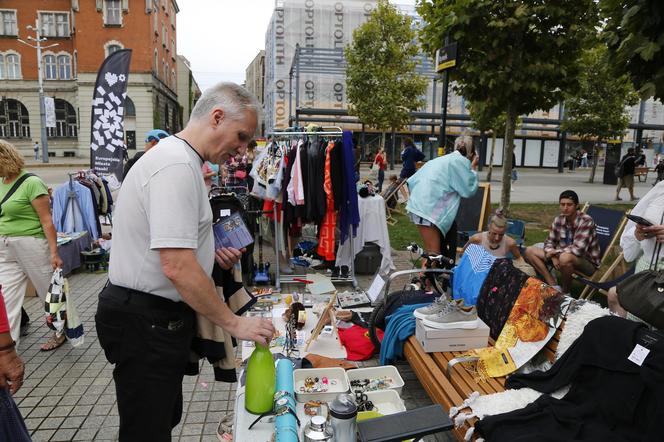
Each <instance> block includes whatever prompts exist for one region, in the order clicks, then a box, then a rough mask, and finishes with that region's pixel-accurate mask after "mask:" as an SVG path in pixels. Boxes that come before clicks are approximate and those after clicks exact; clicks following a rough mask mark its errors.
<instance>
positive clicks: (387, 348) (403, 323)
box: [380, 303, 429, 365]
mask: <svg viewBox="0 0 664 442" xmlns="http://www.w3.org/2000/svg"><path fill="white" fill-rule="evenodd" d="M427 305H429V304H428V303H427V304H410V305H404V306H401V307H399V308H398V309H397V310H396V311H395V312H394V313H392V314H391V315H389V316H388V317H386V318H385V321H386V323H387V327H386V328H385V334H384V335H383V342H382V343H381V346H380V364H381V365H386V364H389V363H391V362H392V361H395V360H397V359H398V358H401V357H403V344H404V342H406V339H408V337H410V336H411V335H413V334H414V333H415V316H413V312H414V311H415V310H416V309H418V308H420V307H424V306H427Z"/></svg>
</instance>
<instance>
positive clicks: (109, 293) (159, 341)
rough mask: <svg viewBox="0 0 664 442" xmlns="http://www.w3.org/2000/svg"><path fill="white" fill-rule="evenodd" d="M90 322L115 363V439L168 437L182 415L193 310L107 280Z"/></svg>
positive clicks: (157, 438)
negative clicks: (117, 436)
mask: <svg viewBox="0 0 664 442" xmlns="http://www.w3.org/2000/svg"><path fill="white" fill-rule="evenodd" d="M95 321H96V325H97V335H98V337H99V343H100V344H101V347H102V348H103V349H104V353H105V354H106V359H108V361H109V362H110V363H111V364H115V368H114V369H113V379H114V380H115V390H116V394H117V400H118V413H119V415H120V442H134V441H137V442H138V441H141V442H143V441H145V442H147V441H155V442H157V441H159V442H160V441H164V442H165V441H170V440H171V430H172V429H173V427H175V426H176V425H177V424H178V423H179V422H180V419H181V417H182V378H183V377H184V371H185V367H186V365H187V361H188V357H189V349H190V346H191V340H192V339H193V336H194V321H195V317H194V312H193V310H192V309H191V308H190V307H189V306H187V305H186V304H185V303H184V302H172V301H169V300H167V299H165V298H160V297H157V296H154V295H150V294H146V293H143V292H137V291H133V290H129V289H126V288H123V287H118V286H114V285H112V284H108V285H107V286H106V287H105V288H104V290H102V292H101V294H100V295H99V306H98V308H97V314H96V316H95Z"/></svg>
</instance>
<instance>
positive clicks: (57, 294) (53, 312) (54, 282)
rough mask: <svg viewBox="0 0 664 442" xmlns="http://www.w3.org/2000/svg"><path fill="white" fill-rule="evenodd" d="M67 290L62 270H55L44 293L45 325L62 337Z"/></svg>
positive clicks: (65, 316) (65, 315)
mask: <svg viewBox="0 0 664 442" xmlns="http://www.w3.org/2000/svg"><path fill="white" fill-rule="evenodd" d="M68 289H69V287H68V286H67V280H66V278H65V277H64V276H63V275H62V269H55V271H54V272H53V276H51V283H50V284H49V286H48V291H47V292H46V299H45V300H44V311H45V312H46V325H47V326H48V328H50V329H51V330H55V332H56V333H57V334H58V336H62V333H63V331H64V328H65V321H66V319H67V299H66V296H67V295H66V293H67V292H68V291H69V290H68Z"/></svg>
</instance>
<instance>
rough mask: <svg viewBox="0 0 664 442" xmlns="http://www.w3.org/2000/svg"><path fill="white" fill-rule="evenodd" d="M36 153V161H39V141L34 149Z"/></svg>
mask: <svg viewBox="0 0 664 442" xmlns="http://www.w3.org/2000/svg"><path fill="white" fill-rule="evenodd" d="M32 150H34V151H35V160H38V159H39V141H35V145H34V147H33V148H32Z"/></svg>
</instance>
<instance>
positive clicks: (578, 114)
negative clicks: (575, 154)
mask: <svg viewBox="0 0 664 442" xmlns="http://www.w3.org/2000/svg"><path fill="white" fill-rule="evenodd" d="M581 63H582V65H583V66H584V69H583V71H582V72H581V75H580V77H579V84H580V87H579V90H578V92H577V93H576V94H573V95H569V96H568V97H567V98H566V100H565V107H566V110H565V120H564V121H563V123H562V126H561V127H562V129H563V130H565V131H567V132H570V133H573V134H575V135H578V136H579V137H581V138H582V139H584V140H590V139H596V140H597V143H596V144H595V146H598V145H599V143H600V142H602V141H606V140H608V139H611V138H619V137H621V136H622V135H623V134H624V132H625V130H626V129H627V125H628V124H629V120H630V116H629V113H628V109H627V106H631V105H634V104H636V103H637V101H638V97H637V95H636V93H635V92H634V87H633V86H632V82H631V81H630V79H629V77H628V76H627V75H626V74H622V75H618V74H616V73H615V71H614V69H613V68H612V65H611V61H610V59H609V57H608V54H607V48H606V46H605V45H604V44H600V45H598V46H596V47H594V48H592V49H589V50H587V51H586V52H585V53H584V54H583V56H582V57H581ZM597 149H598V148H597V147H595V152H594V153H595V154H594V155H593V167H592V170H591V172H590V180H589V181H590V182H591V183H592V182H593V181H594V179H595V170H596V168H597V157H598V155H597V153H598V151H597Z"/></svg>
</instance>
